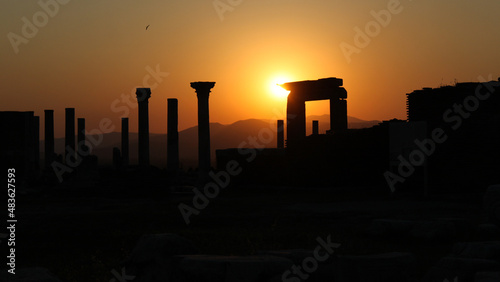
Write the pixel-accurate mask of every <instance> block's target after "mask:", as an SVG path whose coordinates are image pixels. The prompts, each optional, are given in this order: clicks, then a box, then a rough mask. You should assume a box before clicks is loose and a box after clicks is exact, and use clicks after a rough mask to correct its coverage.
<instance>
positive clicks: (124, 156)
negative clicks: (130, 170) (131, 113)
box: [122, 118, 129, 166]
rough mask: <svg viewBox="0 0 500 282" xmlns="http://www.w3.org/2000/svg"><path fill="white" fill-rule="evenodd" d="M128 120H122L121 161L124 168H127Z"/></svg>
mask: <svg viewBox="0 0 500 282" xmlns="http://www.w3.org/2000/svg"><path fill="white" fill-rule="evenodd" d="M128 147H129V145H128V118H122V161H123V165H124V166H128V161H129V157H128V152H129V148H128Z"/></svg>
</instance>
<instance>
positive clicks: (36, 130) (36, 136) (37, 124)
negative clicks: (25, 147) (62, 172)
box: [33, 116, 40, 170]
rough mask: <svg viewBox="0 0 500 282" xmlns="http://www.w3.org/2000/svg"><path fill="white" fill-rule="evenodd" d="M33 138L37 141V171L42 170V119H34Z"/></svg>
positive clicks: (37, 117)
mask: <svg viewBox="0 0 500 282" xmlns="http://www.w3.org/2000/svg"><path fill="white" fill-rule="evenodd" d="M33 135H34V136H33V137H34V139H35V140H34V141H35V169H36V170H39V169H40V117H39V116H35V117H34V124H33Z"/></svg>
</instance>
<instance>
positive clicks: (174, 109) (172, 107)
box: [167, 99, 179, 171]
mask: <svg viewBox="0 0 500 282" xmlns="http://www.w3.org/2000/svg"><path fill="white" fill-rule="evenodd" d="M178 104H179V103H178V101H177V99H168V100H167V114H168V120H167V169H168V170H170V171H177V170H178V169H179V129H178V123H179V122H178Z"/></svg>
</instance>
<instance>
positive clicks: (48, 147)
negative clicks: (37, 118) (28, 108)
mask: <svg viewBox="0 0 500 282" xmlns="http://www.w3.org/2000/svg"><path fill="white" fill-rule="evenodd" d="M53 161H54V110H45V168H48V167H50V164H51V163H52V162H53Z"/></svg>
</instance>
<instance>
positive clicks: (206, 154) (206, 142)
mask: <svg viewBox="0 0 500 282" xmlns="http://www.w3.org/2000/svg"><path fill="white" fill-rule="evenodd" d="M214 85H215V82H191V87H192V88H194V89H195V90H196V94H197V96H198V161H199V165H198V169H199V170H200V173H208V171H209V170H210V119H209V114H208V113H209V111H208V96H209V95H210V90H211V89H212V88H213V87H214Z"/></svg>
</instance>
